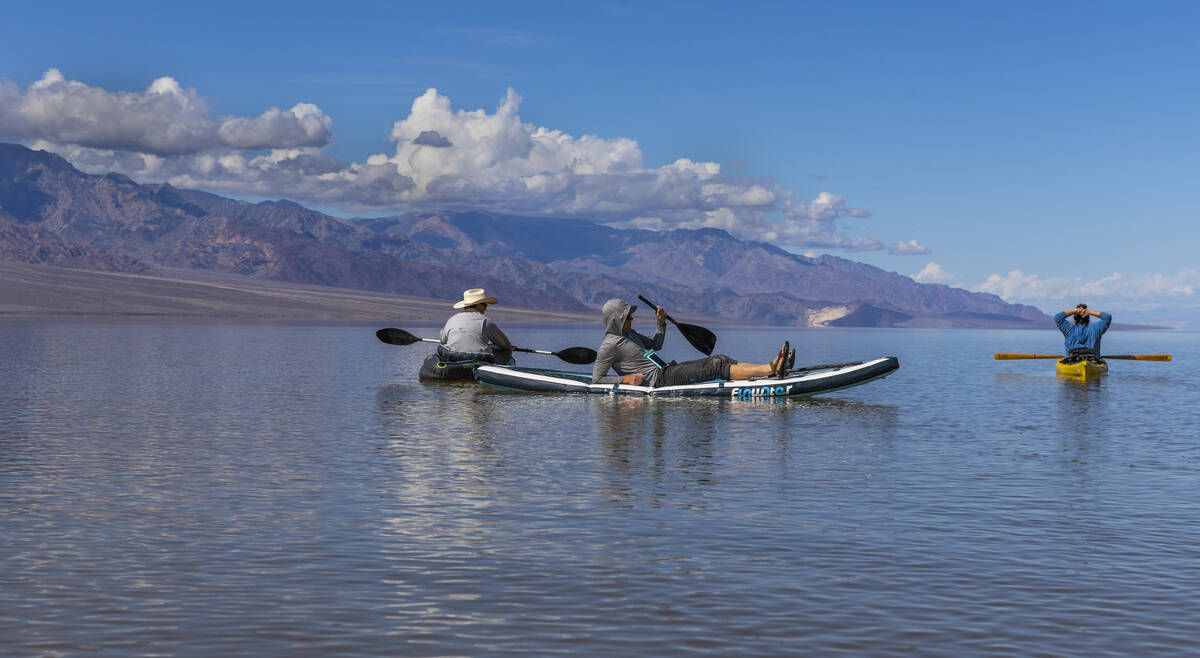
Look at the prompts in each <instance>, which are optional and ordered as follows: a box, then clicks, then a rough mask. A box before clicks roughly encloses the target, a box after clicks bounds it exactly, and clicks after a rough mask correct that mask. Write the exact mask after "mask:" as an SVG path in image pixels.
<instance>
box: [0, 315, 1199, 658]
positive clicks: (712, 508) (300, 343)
mask: <svg viewBox="0 0 1200 658" xmlns="http://www.w3.org/2000/svg"><path fill="white" fill-rule="evenodd" d="M401 326H405V328H407V329H409V330H412V331H414V332H415V333H423V334H427V335H431V336H432V335H436V327H433V328H431V327H422V326H420V325H403V324H402V325H401ZM375 328H377V327H375V326H370V327H367V326H298V325H283V326H279V325H215V324H165V323H154V322H152V321H146V322H140V323H103V322H93V323H83V324H79V323H70V322H54V323H35V322H21V321H11V320H10V321H7V322H4V323H0V567H2V569H0V655H5V656H8V655H13V656H25V655H28V656H56V655H176V656H211V655H216V654H224V655H247V656H249V655H254V656H262V655H289V656H296V655H322V656H325V655H405V656H410V655H411V656H444V655H522V656H524V655H538V654H542V655H545V654H555V655H557V654H562V653H568V652H571V653H577V654H582V655H618V654H625V655H647V654H653V655H665V656H674V655H695V654H713V653H716V654H720V655H730V654H736V655H781V654H788V655H816V656H827V655H830V654H834V653H839V652H840V653H846V654H851V655H911V654H914V653H916V654H919V655H944V656H962V655H980V654H986V655H1013V656H1037V655H1078V656H1098V655H1114V656H1117V655H1120V656H1126V655H1178V654H1181V653H1190V652H1192V651H1194V647H1195V646H1196V645H1195V638H1196V637H1200V602H1198V601H1197V599H1196V597H1195V596H1194V592H1195V591H1196V590H1197V586H1198V585H1200V523H1197V521H1198V520H1200V518H1198V517H1200V514H1198V513H1197V511H1196V510H1197V508H1196V505H1195V503H1194V502H1193V501H1194V497H1195V492H1196V491H1197V485H1198V484H1200V452H1198V451H1200V427H1198V422H1197V420H1198V418H1200V416H1198V415H1197V413H1196V411H1195V409H1194V399H1195V391H1196V390H1197V377H1196V376H1195V375H1194V373H1193V372H1189V371H1188V370H1187V366H1188V365H1189V364H1190V363H1193V362H1194V361H1195V359H1196V357H1197V347H1198V346H1200V341H1198V340H1197V339H1198V336H1197V335H1195V334H1180V333H1161V332H1120V331H1118V330H1114V331H1112V332H1110V334H1109V335H1108V336H1107V337H1106V338H1105V347H1106V348H1107V349H1108V350H1109V351H1110V352H1112V353H1128V352H1141V353H1149V352H1171V353H1173V354H1174V355H1175V361H1174V362H1172V363H1141V362H1127V361H1121V362H1117V361H1114V362H1112V364H1111V365H1112V369H1111V374H1110V375H1108V376H1107V377H1105V378H1103V379H1101V380H1099V381H1096V382H1088V383H1086V384H1080V383H1077V382H1073V381H1070V380H1066V379H1062V378H1056V377H1055V376H1054V374H1053V364H1052V362H1050V361H1007V362H998V361H993V360H992V358H991V355H992V353H993V352H996V351H1011V352H1047V351H1054V350H1055V349H1057V348H1058V347H1059V344H1060V339H1059V338H1058V337H1057V333H1056V332H1054V331H1053V330H1049V331H1044V332H1043V331H1025V332H1021V331H969V330H956V331H913V330H796V329H748V328H736V327H727V328H715V327H714V329H717V334H718V336H719V337H720V340H719V343H718V350H720V351H725V352H727V353H729V354H731V355H732V356H734V357H736V358H741V359H744V360H750V361H754V360H767V359H769V358H770V356H771V355H772V354H773V353H774V351H775V350H776V349H777V348H778V344H779V343H780V342H781V341H782V339H783V338H785V337H787V338H791V339H792V341H793V344H795V345H796V346H797V348H798V349H797V354H798V359H797V361H798V364H800V363H830V362H838V361H847V360H852V359H862V358H870V357H875V356H880V355H885V354H886V355H895V356H898V357H899V358H900V363H901V367H900V370H899V371H898V372H896V373H895V374H893V375H892V376H890V377H888V378H887V379H884V380H881V381H876V382H873V383H870V384H867V385H865V386H862V387H859V388H854V389H849V390H846V391H841V392H838V393H835V394H832V395H830V396H826V397H818V398H813V399H811V400H801V401H784V402H779V401H760V402H735V401H730V400H694V399H691V400H689V399H674V400H671V399H664V400H652V399H638V398H612V397H607V396H537V395H527V394H519V393H509V392H501V391H494V390H486V389H481V388H477V387H475V386H473V385H422V384H420V383H418V382H417V381H416V379H415V373H416V370H417V367H418V364H419V361H420V359H421V358H423V356H424V355H425V354H426V353H428V351H429V350H428V346H421V345H413V346H409V347H395V346H389V345H384V344H382V343H379V342H378V341H376V340H375V338H374V335H373V332H374V329H375ZM506 329H507V331H508V333H509V335H510V337H512V338H513V340H514V342H517V343H518V344H522V345H524V346H528V347H535V348H542V349H546V348H548V349H561V348H563V347H568V346H571V345H585V346H594V345H595V343H597V342H598V340H599V335H598V331H597V329H596V328H593V327H577V326H570V327H548V326H508V327H506ZM671 331H672V333H671V334H669V336H668V343H667V349H666V350H664V351H665V353H666V355H667V356H668V358H678V359H680V360H683V359H687V358H695V357H696V356H698V355H696V354H695V353H694V352H693V351H691V349H690V348H688V347H687V346H686V343H685V342H684V341H683V340H682V339H681V338H680V337H679V335H678V334H676V333H673V332H674V330H671ZM522 363H523V364H525V365H533V366H541V367H559V366H561V365H562V364H560V363H558V362H557V361H555V360H554V359H553V358H552V357H529V358H525V359H522Z"/></svg>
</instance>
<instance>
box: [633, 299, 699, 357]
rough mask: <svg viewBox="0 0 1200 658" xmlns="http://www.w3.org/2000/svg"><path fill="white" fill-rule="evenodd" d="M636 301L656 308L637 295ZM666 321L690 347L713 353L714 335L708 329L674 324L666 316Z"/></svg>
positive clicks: (673, 319)
mask: <svg viewBox="0 0 1200 658" xmlns="http://www.w3.org/2000/svg"><path fill="white" fill-rule="evenodd" d="M638 299H640V300H642V303H643V304H646V305H648V306H649V307H650V308H655V307H656V306H658V305H657V304H655V303H654V302H652V301H650V300H649V299H646V298H645V297H642V296H641V295H638ZM667 319H668V320H670V321H671V324H673V325H675V326H676V327H677V328H678V329H679V333H681V334H683V337H684V338H686V339H687V342H689V343H691V344H692V347H694V348H696V349H697V350H700V351H701V352H703V353H705V354H712V353H713V348H715V347H716V346H717V336H716V334H714V333H713V332H711V331H709V330H708V329H705V328H704V327H698V326H696V325H694V324H681V323H679V322H676V321H675V318H673V317H671V316H669V315H668V316H667Z"/></svg>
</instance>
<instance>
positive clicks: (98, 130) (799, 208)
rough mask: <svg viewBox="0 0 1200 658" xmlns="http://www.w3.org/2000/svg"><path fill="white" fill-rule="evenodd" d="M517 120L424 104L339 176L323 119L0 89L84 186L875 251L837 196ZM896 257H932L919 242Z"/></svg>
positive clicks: (304, 112)
mask: <svg viewBox="0 0 1200 658" xmlns="http://www.w3.org/2000/svg"><path fill="white" fill-rule="evenodd" d="M520 105H521V97H520V96H519V95H518V94H517V93H516V92H515V91H513V90H512V89H509V90H508V91H507V93H506V94H505V96H504V98H503V99H502V100H501V101H500V102H499V104H498V105H497V107H496V109H495V111H493V112H487V111H485V110H482V109H476V110H464V109H455V108H454V107H453V106H452V105H451V102H450V99H449V98H447V97H446V96H443V95H441V94H439V93H438V92H437V90H436V89H429V90H427V91H426V92H425V93H424V94H422V95H421V96H419V97H417V98H416V99H415V100H414V101H413V103H412V106H411V108H410V110H409V113H408V116H406V117H404V118H402V119H400V120H398V121H396V122H395V123H394V125H393V126H392V130H391V138H392V140H393V141H394V142H395V147H394V150H393V151H392V152H389V153H379V154H375V155H371V156H369V157H367V158H365V160H364V161H362V162H343V161H340V160H338V159H337V158H335V157H333V156H331V155H330V154H328V153H327V152H326V151H325V147H326V146H327V145H328V144H330V143H331V141H332V139H333V133H332V129H331V125H332V121H331V119H330V117H329V116H327V115H326V114H325V113H324V112H323V111H321V109H320V108H318V107H317V106H315V105H312V104H309V103H300V104H297V105H295V106H293V107H292V108H291V109H288V110H281V109H278V108H270V109H268V110H266V111H264V112H263V113H261V114H259V115H258V116H250V117H235V116H214V115H213V113H212V111H211V108H210V106H209V103H208V102H207V101H206V100H205V99H204V98H203V97H202V96H200V95H199V93H198V92H197V91H196V90H194V89H191V88H184V87H182V86H181V85H180V84H179V83H178V82H177V81H175V80H174V79H172V78H169V77H163V78H159V79H157V80H154V81H153V82H152V83H151V84H150V86H149V87H148V88H147V89H146V90H145V91H143V92H110V91H108V90H105V89H102V88H99V87H94V86H90V85H87V84H85V83H82V82H78V81H73V80H68V79H66V78H65V77H64V76H63V75H62V74H61V73H60V72H59V71H57V70H53V69H52V70H50V71H48V72H47V73H46V74H45V75H44V76H43V77H42V79H41V80H39V81H38V82H36V83H34V84H32V85H30V86H29V87H28V88H27V89H25V90H21V89H20V88H19V87H18V86H17V85H15V84H13V83H12V82H10V81H7V80H0V138H4V139H15V140H18V141H22V142H25V143H27V144H29V145H31V146H33V147H35V148H44V149H46V150H49V151H54V152H56V153H59V154H61V155H63V156H64V157H66V158H67V159H68V160H70V161H71V162H72V163H73V164H75V165H76V166H78V167H80V168H81V169H83V170H85V171H89V172H92V173H101V172H107V171H117V172H120V173H124V174H126V175H128V176H130V177H132V178H133V179H135V180H138V181H140V182H168V183H170V184H172V185H175V186H177V187H184V188H195V189H205V190H209V191H213V192H217V193H224V194H240V195H252V196H264V197H289V198H293V199H296V200H299V201H304V202H314V203H319V204H322V205H325V206H336V207H341V208H344V209H346V210H348V211H354V212H360V211H373V212H378V211H397V212H399V211H404V210H409V209H413V208H429V207H446V208H481V209H487V210H493V211H498V212H508V213H514V214H529V215H542V216H565V217H578V218H583V219H589V220H592V221H597V222H601V223H605V224H609V225H613V226H637V227H644V228H651V227H653V228H655V229H659V230H661V229H671V228H700V227H713V228H721V229H724V230H727V231H729V232H730V233H732V234H734V235H736V236H738V237H740V238H745V239H753V240H762V241H765V242H770V243H774V244H776V245H779V246H785V247H801V248H819V249H844V250H860V251H867V250H880V249H883V248H885V245H884V243H883V242H882V241H881V240H879V239H877V238H874V237H869V236H854V235H849V234H847V232H846V231H845V229H844V228H843V226H842V220H844V219H845V218H867V217H870V216H871V215H870V213H869V212H867V211H866V210H863V209H861V208H855V207H852V206H850V205H849V204H848V203H847V201H846V200H845V199H844V198H843V197H842V196H840V195H837V194H833V193H830V192H821V193H819V194H817V196H816V197H815V198H813V199H812V200H811V201H805V200H802V199H800V198H798V196H797V195H796V194H795V192H793V191H792V190H789V189H786V188H783V187H782V186H780V185H778V184H777V183H776V182H775V181H774V180H773V179H771V178H768V177H750V176H731V175H729V174H727V173H725V172H723V171H722V169H721V166H720V165H719V164H717V163H714V162H697V161H693V160H690V159H687V158H680V159H678V160H676V161H674V162H672V163H670V164H667V165H664V166H659V167H647V166H646V165H645V163H644V161H643V156H642V151H641V148H640V147H639V146H638V143H637V142H636V141H635V140H633V139H629V138H625V137H613V138H605V137H598V136H595V135H583V136H575V135H570V134H567V133H565V132H563V131H561V130H555V129H552V128H547V127H542V126H535V125H532V124H528V123H525V122H523V121H521V117H520V114H519V109H520ZM892 249H893V250H897V249H898V250H900V251H899V252H896V253H928V250H926V249H925V248H924V247H923V246H921V245H920V243H918V242H917V241H916V240H910V241H908V242H900V243H898V244H897V246H896V247H893V248H892ZM922 250H924V251H922Z"/></svg>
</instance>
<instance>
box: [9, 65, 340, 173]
mask: <svg viewBox="0 0 1200 658" xmlns="http://www.w3.org/2000/svg"><path fill="white" fill-rule="evenodd" d="M331 123H332V122H331V120H330V118H329V117H328V116H326V115H325V114H324V113H323V112H321V110H320V109H318V108H317V107H316V106H314V105H310V104H307V103H300V104H298V105H296V106H294V107H293V108H291V109H290V110H281V109H278V108H271V109H269V110H267V111H266V112H263V113H262V114H261V115H259V116H257V117H218V116H213V115H212V113H211V110H210V108H209V106H208V103H207V101H205V99H204V98H202V97H201V96H200V95H199V94H198V93H197V92H196V90H195V89H184V88H183V87H181V86H180V85H179V83H178V82H176V81H175V80H174V79H172V78H168V77H163V78H158V79H157V80H154V81H153V82H152V83H151V84H150V86H149V87H148V88H147V89H146V90H145V91H144V92H139V93H134V92H115V93H114V92H110V91H107V90H105V89H102V88H99V87H93V86H90V85H87V84H84V83H82V82H79V81H75V80H67V79H66V78H65V77H64V76H63V74H62V73H61V72H59V71H58V70H57V69H50V70H49V71H46V73H45V74H44V75H43V76H42V78H41V79H40V80H38V81H37V82H35V83H33V84H32V85H30V86H29V88H28V89H26V90H25V91H21V90H20V89H19V88H18V87H17V86H16V85H15V84H13V83H11V82H9V81H7V80H5V81H0V138H4V139H19V140H42V141H44V142H46V143H51V144H64V145H74V146H79V147H86V148H94V149H111V150H117V151H128V152H132V153H143V154H150V155H156V156H180V155H187V154H195V153H199V152H201V151H205V150H211V149H265V148H296V147H322V146H325V145H327V144H328V143H329V142H330V141H331V139H332V137H333V133H332V131H331V128H330V126H331Z"/></svg>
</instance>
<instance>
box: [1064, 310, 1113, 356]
mask: <svg viewBox="0 0 1200 658" xmlns="http://www.w3.org/2000/svg"><path fill="white" fill-rule="evenodd" d="M1067 317H1068V315H1067V313H1066V312H1065V311H1059V312H1058V313H1057V314H1056V315H1055V316H1054V324H1056V325H1058V330H1059V331H1061V332H1062V335H1063V338H1064V339H1065V340H1064V341H1063V343H1064V345H1065V346H1066V348H1067V354H1070V353H1071V350H1072V349H1075V348H1079V347H1085V348H1087V349H1089V350H1093V351H1095V352H1096V353H1097V354H1099V353H1100V337H1101V336H1103V335H1104V332H1106V331H1108V325H1110V324H1112V316H1111V315H1109V314H1108V313H1105V312H1104V311H1101V312H1100V319H1099V321H1095V320H1093V321H1092V322H1090V323H1088V324H1086V325H1079V324H1075V323H1074V322H1071V321H1070V320H1068V319H1067Z"/></svg>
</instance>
